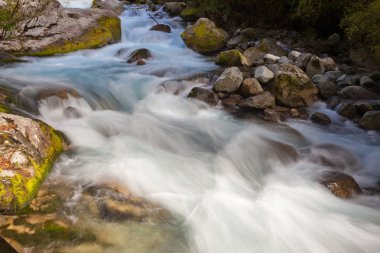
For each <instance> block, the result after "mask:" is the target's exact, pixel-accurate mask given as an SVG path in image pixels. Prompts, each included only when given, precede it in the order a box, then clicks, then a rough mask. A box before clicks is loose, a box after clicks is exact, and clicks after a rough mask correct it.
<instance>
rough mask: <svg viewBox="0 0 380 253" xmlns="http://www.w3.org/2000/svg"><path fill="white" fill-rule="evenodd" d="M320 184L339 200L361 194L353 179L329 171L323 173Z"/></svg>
mask: <svg viewBox="0 0 380 253" xmlns="http://www.w3.org/2000/svg"><path fill="white" fill-rule="evenodd" d="M320 182H321V184H322V185H324V186H325V187H326V188H327V189H329V190H330V191H331V193H333V194H334V195H335V196H337V197H339V198H343V199H348V198H352V197H354V196H356V195H359V194H361V193H362V190H361V189H360V186H359V185H358V183H357V182H356V181H355V179H353V178H352V177H351V176H349V175H347V174H344V173H341V172H336V171H331V172H328V173H325V174H324V175H323V176H322V178H321V179H320Z"/></svg>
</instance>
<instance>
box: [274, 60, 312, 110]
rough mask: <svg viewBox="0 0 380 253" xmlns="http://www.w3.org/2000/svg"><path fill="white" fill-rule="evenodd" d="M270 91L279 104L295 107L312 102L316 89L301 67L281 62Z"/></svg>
mask: <svg viewBox="0 0 380 253" xmlns="http://www.w3.org/2000/svg"><path fill="white" fill-rule="evenodd" d="M271 92H272V94H274V96H275V97H276V99H277V101H278V102H279V103H280V104H282V105H284V106H288V107H292V108H297V107H303V106H308V105H311V104H312V103H314V102H315V101H316V97H317V94H318V89H317V88H316V87H315V86H314V85H313V82H312V81H311V79H310V78H309V77H308V76H307V75H306V74H305V73H304V72H303V71H302V69H300V68H298V67H297V66H295V65H291V64H281V65H279V67H278V70H277V72H276V74H275V79H274V82H272V84H271Z"/></svg>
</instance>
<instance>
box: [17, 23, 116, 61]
mask: <svg viewBox="0 0 380 253" xmlns="http://www.w3.org/2000/svg"><path fill="white" fill-rule="evenodd" d="M120 39H121V25H120V19H119V18H118V17H101V18H100V19H99V20H98V25H97V26H94V27H92V28H90V29H89V30H88V31H87V32H86V33H84V34H83V35H82V36H81V37H80V38H78V39H73V40H67V41H64V42H62V43H56V44H53V45H50V46H48V47H46V48H44V49H43V50H41V51H39V52H27V53H21V54H22V55H28V56H51V55H55V54H65V53H70V52H73V51H77V50H82V49H96V48H99V47H103V46H105V45H107V44H110V43H115V42H118V41H120Z"/></svg>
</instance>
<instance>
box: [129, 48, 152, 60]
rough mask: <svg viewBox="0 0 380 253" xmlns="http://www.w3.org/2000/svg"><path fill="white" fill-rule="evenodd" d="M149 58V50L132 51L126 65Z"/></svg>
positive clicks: (150, 56)
mask: <svg viewBox="0 0 380 253" xmlns="http://www.w3.org/2000/svg"><path fill="white" fill-rule="evenodd" d="M150 58H152V54H151V53H150V51H149V49H146V48H140V49H137V50H135V51H133V52H132V53H131V54H130V55H129V57H128V60H127V62H128V63H135V62H139V61H141V60H147V59H150Z"/></svg>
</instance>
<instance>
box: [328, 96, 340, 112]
mask: <svg viewBox="0 0 380 253" xmlns="http://www.w3.org/2000/svg"><path fill="white" fill-rule="evenodd" d="M341 102H342V98H341V97H338V96H333V97H331V98H329V99H328V100H327V101H326V104H327V108H329V109H335V108H336V107H337V106H338V105H339V104H340V103H341Z"/></svg>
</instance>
